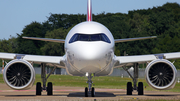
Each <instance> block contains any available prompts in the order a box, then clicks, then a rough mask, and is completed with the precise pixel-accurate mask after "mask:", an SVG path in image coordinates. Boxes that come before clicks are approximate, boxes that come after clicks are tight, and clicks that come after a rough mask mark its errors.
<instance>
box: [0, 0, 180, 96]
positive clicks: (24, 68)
mask: <svg viewBox="0 0 180 101" xmlns="http://www.w3.org/2000/svg"><path fill="white" fill-rule="evenodd" d="M23 38H24V39H30V40H41V41H49V42H57V43H64V44H65V45H64V49H65V55H64V56H42V55H26V54H16V53H2V52H0V58H1V59H9V60H11V61H10V62H8V63H7V64H6V66H5V68H4V70H3V79H4V82H5V83H6V84H7V85H8V86H9V87H10V88H12V89H16V90H23V89H29V88H31V87H32V86H33V84H34V81H35V70H34V68H33V64H41V78H42V86H41V83H40V82H38V83H37V84H36V95H41V93H42V91H43V90H46V91H47V95H53V85H52V82H48V83H47V79H48V78H49V76H50V75H51V74H52V72H53V71H54V70H55V69H56V68H65V69H66V71H67V73H68V74H69V75H72V76H87V78H88V81H87V83H88V87H85V92H84V95H85V97H88V96H89V94H90V95H91V96H92V97H94V96H95V88H94V87H92V83H93V82H92V78H93V77H94V76H107V75H110V74H111V73H112V72H113V69H114V68H123V69H124V70H126V71H127V73H128V74H129V75H130V77H131V78H132V81H133V84H132V82H128V83H127V92H126V93H127V95H132V91H133V90H135V91H137V92H138V95H143V94H144V88H143V83H142V82H138V68H139V64H142V63H147V64H148V65H147V67H146V69H145V78H146V81H147V83H148V84H149V85H150V86H151V87H152V88H154V89H157V90H167V89H172V88H173V87H174V86H175V84H176V78H177V77H176V75H177V70H176V68H175V66H174V65H173V63H171V62H170V61H169V60H170V59H178V58H180V52H175V53H161V54H149V55H134V56H116V55H115V54H114V49H115V43H122V42H128V41H135V40H144V39H153V38H156V36H149V37H138V38H126V39H114V37H113V35H112V33H111V32H110V31H109V29H108V28H106V27H105V26H104V25H102V24H100V23H98V22H95V21H93V18H92V1H91V0H87V21H85V22H81V23H79V24H77V25H76V26H74V27H73V28H72V29H71V30H70V31H69V33H68V34H67V36H66V39H65V40H64V39H50V38H37V37H23ZM45 66H53V67H54V69H53V70H52V71H51V73H49V75H48V76H46V71H45ZM132 66H133V68H134V75H131V74H130V73H129V71H128V69H129V68H130V67H132ZM46 83H47V86H46Z"/></svg>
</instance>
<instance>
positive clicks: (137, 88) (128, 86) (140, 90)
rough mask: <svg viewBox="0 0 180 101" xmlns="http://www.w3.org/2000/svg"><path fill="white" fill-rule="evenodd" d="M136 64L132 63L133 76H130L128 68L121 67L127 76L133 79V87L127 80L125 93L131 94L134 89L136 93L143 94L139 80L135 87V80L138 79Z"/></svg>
mask: <svg viewBox="0 0 180 101" xmlns="http://www.w3.org/2000/svg"><path fill="white" fill-rule="evenodd" d="M138 67H139V66H138V64H137V63H135V64H134V76H132V75H131V74H130V73H129V71H128V69H129V68H125V67H123V69H124V70H125V71H127V73H128V74H129V76H130V77H131V78H132V79H133V87H132V83H131V82H128V83H127V95H132V91H133V90H136V91H138V95H144V88H143V83H142V82H139V83H138V87H137V81H138Z"/></svg>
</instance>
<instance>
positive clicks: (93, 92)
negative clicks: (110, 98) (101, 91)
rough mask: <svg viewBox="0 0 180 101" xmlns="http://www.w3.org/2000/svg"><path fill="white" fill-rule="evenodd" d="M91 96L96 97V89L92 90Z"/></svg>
mask: <svg viewBox="0 0 180 101" xmlns="http://www.w3.org/2000/svg"><path fill="white" fill-rule="evenodd" d="M91 96H92V97H95V89H94V87H93V88H92V89H91Z"/></svg>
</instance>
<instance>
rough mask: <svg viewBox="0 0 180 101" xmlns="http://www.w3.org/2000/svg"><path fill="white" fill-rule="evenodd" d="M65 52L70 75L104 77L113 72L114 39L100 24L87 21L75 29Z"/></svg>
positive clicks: (68, 40)
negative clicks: (87, 74)
mask: <svg viewBox="0 0 180 101" xmlns="http://www.w3.org/2000/svg"><path fill="white" fill-rule="evenodd" d="M65 52H66V67H67V69H66V70H67V72H68V73H69V74H70V75H74V76H83V75H85V74H86V73H89V74H92V73H93V74H95V75H96V76H104V75H108V74H110V73H111V72H112V71H113V65H114V61H113V58H114V37H113V36H112V34H111V32H110V31H109V30H108V29H107V28H106V27H105V26H104V25H102V24H100V23H97V22H94V21H86V22H82V23H80V24H78V25H76V26H75V27H73V28H72V29H71V30H70V31H69V33H68V35H67V36H66V40H65Z"/></svg>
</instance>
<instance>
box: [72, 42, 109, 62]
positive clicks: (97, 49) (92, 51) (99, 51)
mask: <svg viewBox="0 0 180 101" xmlns="http://www.w3.org/2000/svg"><path fill="white" fill-rule="evenodd" d="M106 51H107V50H106V49H103V47H102V46H99V45H85V46H82V47H81V48H79V49H78V52H77V53H76V54H75V55H77V57H78V59H79V60H87V61H91V60H100V59H101V58H103V57H104V56H105V54H106Z"/></svg>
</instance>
